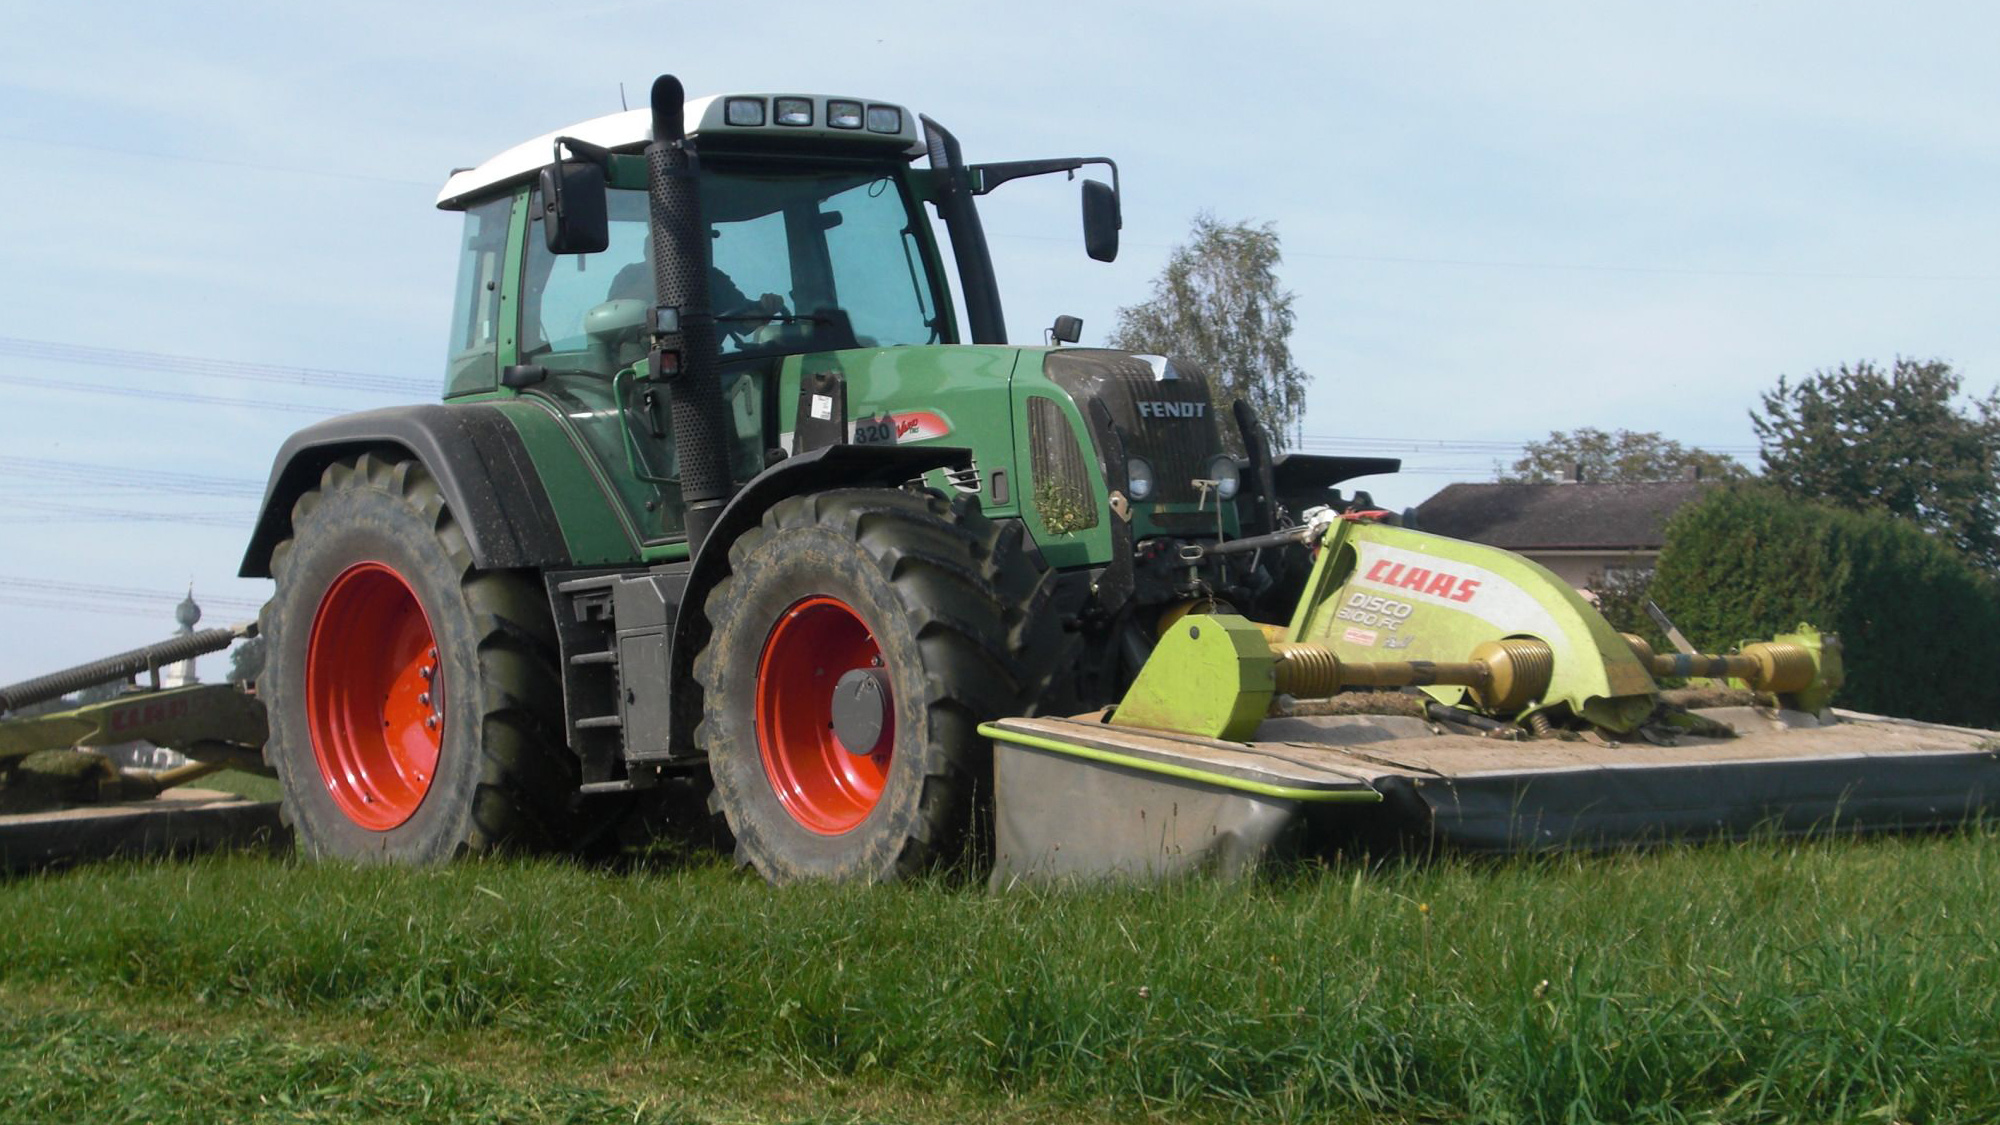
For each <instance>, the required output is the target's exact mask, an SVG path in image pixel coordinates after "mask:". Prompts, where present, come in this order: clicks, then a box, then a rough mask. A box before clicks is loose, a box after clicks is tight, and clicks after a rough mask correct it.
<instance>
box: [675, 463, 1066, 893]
mask: <svg viewBox="0 0 2000 1125" xmlns="http://www.w3.org/2000/svg"><path fill="white" fill-rule="evenodd" d="M729 559H730V568H731V572H730V575H729V576H728V577H727V578H725V579H723V580H722V581H721V582H720V583H718V584H717V585H716V587H715V588H714V590H713V591H712V592H711V593H710V595H709V597H708V601H707V613H708V617H709V622H710V625H711V628H712V631H711V634H710V638H709V642H708V645H707V647H706V648H705V649H703V651H702V653H701V655H700V657H699V658H698V659H697V661H696V664H695V677H696V679H697V680H699V681H700V684H701V688H702V692H703V718H702V724H701V727H700V728H699V730H698V731H697V733H696V741H697V742H698V743H699V744H700V745H701V747H702V748H703V749H704V750H705V751H706V752H707V755H708V762H709V769H710V771H711V773H712V774H713V777H714V782H715V799H714V806H715V810H716V811H718V812H720V813H721V814H722V816H723V817H724V819H725V820H726V821H727V823H728V827H729V831H730V833H731V834H732V835H733V836H734V838H735V842H736V848H737V854H738V857H739V858H740V859H741V860H743V861H744V862H747V863H750V864H752V865H754V866H755V867H756V868H757V870H758V871H759V872H760V873H762V874H763V875H764V876H765V877H766V878H768V879H771V880H773V881H777V882H786V881H792V880H798V879H831V880H858V881H877V880H892V879H897V878H901V877H904V876H908V875H911V874H914V873H917V872H919V871H922V870H924V869H926V868H928V867H931V866H933V865H935V864H938V863H940V862H949V861H951V860H954V859H956V858H959V857H960V856H961V855H962V854H963V849H964V846H965V844H966V843H967V841H968V839H969V833H970V830H971V828H972V821H973V810H974V809H975V807H976V796H977V791H979V790H981V789H983V788H984V786H985V784H986V781H985V779H986V777H987V775H988V773H989V761H990V758H989V753H990V751H989V750H988V748H987V745H986V743H985V740H984V739H982V738H981V737H980V735H979V733H978V729H977V728H978V725H979V723H980V722H981V721H983V720H985V719H988V718H991V717H994V716H997V715H1003V714H1009V713H1019V712H1020V711H1022V710H1024V709H1026V708H1027V707H1028V706H1029V705H1030V704H1031V703H1032V700H1031V699H1029V698H1028V695H1029V692H1030V687H1029V685H1031V684H1033V683H1035V682H1037V677H1036V676H1035V675H1034V674H1033V669H1032V668H1031V667H1030V663H1031V659H1032V658H1033V657H1034V656H1036V655H1041V656H1045V657H1046V656H1048V655H1050V653H1049V652H1048V651H1046V649H1045V647H1044V646H1038V644H1037V642H1038V641H1040V640H1043V639H1044V638H1046V637H1047V636H1048V635H1049V633H1050V632H1051V631H1055V632H1057V633H1059V627H1058V626H1056V624H1055V623H1054V622H1053V621H1050V620H1049V619H1048V617H1047V613H1046V603H1047V596H1048V595H1047V592H1048V589H1049V586H1048V582H1047V579H1046V577H1045V576H1044V575H1043V573H1042V572H1041V570H1040V568H1039V567H1037V566H1035V565H1034V564H1033V563H1032V562H1031V561H1030V560H1029V559H1028V558H1027V556H1026V555H1025V553H1024V552H1023V551H1022V549H1021V544H1020V534H1019V529H1018V526H1014V527H1010V528H1002V527H1000V526H999V525H996V524H993V523H991V522H989V521H987V520H985V519H984V518H983V517H981V516H980V515H979V514H978V509H977V507H976V506H974V505H964V504H961V505H959V506H956V507H955V506H953V505H952V504H950V503H948V502H946V501H944V500H942V499H939V498H937V497H934V496H929V495H923V494H918V493H913V492H908V491H902V490H864V489H846V490H839V491H832V492H826V493H819V494H815V495H810V496H803V497H797V498H793V499H789V500H784V501H781V502H779V503H778V504H776V505H774V506H773V507H772V509H771V510H770V511H769V512H767V513H766V514H765V516H764V520H763V524H762V526H761V527H758V528H755V529H753V530H751V531H750V532H748V533H746V534H744V535H743V536H742V537H741V538H739V539H738V540H737V541H736V542H735V543H733V544H732V545H731V548H730V552H729ZM1038 647H1044V651H1042V652H1040V653H1037V652H1035V651H1033V650H1035V649H1037V648H1038Z"/></svg>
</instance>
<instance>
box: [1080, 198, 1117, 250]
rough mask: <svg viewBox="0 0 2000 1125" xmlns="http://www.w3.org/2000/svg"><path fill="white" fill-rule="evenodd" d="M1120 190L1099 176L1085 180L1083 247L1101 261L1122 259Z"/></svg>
mask: <svg viewBox="0 0 2000 1125" xmlns="http://www.w3.org/2000/svg"><path fill="white" fill-rule="evenodd" d="M1123 225H1124V220H1123V219H1122V218H1120V217H1119V214H1118V192H1117V191H1116V190H1114V189H1113V188H1112V187H1111V185H1110V184H1107V183H1103V182H1102V181H1099V180H1085V181H1083V249H1084V252H1085V253H1087V254H1089V255H1090V256H1091V257H1092V258H1094V259H1096V260H1097V261H1100V262H1112V261H1116V260H1117V259H1118V228H1119V227H1121V226H1123Z"/></svg>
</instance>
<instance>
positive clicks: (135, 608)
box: [0, 590, 256, 621]
mask: <svg viewBox="0 0 2000 1125" xmlns="http://www.w3.org/2000/svg"><path fill="white" fill-rule="evenodd" d="M0 605H4V606H13V607H15V608H18V609H53V610H61V611H62V612H64V613H98V614H106V615H109V616H115V617H149V618H152V619H154V620H156V621H157V620H160V619H161V618H162V616H163V613H162V610H161V609H160V607H159V606H145V605H139V604H136V603H132V604H125V603H118V602H97V601H91V600H88V599H83V598H63V597H34V596H22V595H17V594H9V593H7V592H6V591H4V590H0ZM254 616H256V615H255V614H254V613H242V612H238V613H234V614H230V615H228V618H229V619H230V620H248V619H249V618H251V617H254Z"/></svg>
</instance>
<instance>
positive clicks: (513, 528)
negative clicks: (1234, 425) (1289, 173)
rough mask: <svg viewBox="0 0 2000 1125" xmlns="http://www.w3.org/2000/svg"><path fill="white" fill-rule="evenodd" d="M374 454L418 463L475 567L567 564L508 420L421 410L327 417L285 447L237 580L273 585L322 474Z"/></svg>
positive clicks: (557, 529)
mask: <svg viewBox="0 0 2000 1125" xmlns="http://www.w3.org/2000/svg"><path fill="white" fill-rule="evenodd" d="M371 451H372V452H388V453H391V454H393V455H395V456H399V457H400V456H407V457H413V458H415V459H416V460H418V461H420V462H422V463H423V466H424V468H425V469H427V470H429V471H430V474H431V476H432V477H433V478H434V479H436V481H437V483H438V488H439V489H441V490H442V491H443V492H444V497H445V503H446V504H447V505H449V506H450V508H451V510H452V514H453V515H454V516H455V517H456V518H457V520H458V524H459V527H460V528H462V529H463V530H464V532H465V537H466V539H467V541H468V543H469V544H470V546H471V548H472V558H473V561H474V562H475V563H476V564H478V565H479V566H480V567H481V568H483V569H490V570H499V569H513V568H528V569H546V568H551V567H562V566H567V565H569V564H570V557H569V547H568V544H567V543H565V542H564V540H563V535H562V526H561V525H560V524H559V523H557V521H556V513H555V509H554V507H552V506H551V505H550V503H549V498H548V493H547V491H546V490H545V489H544V488H543V487H542V482H541V478H540V476H539V475H538V474H537V473H536V472H535V466H534V462H533V461H531V460H530V459H529V457H528V451H527V449H526V448H525V447H524V446H523V445H522V442H521V436H520V433H519V431H517V430H516V429H515V428H514V426H513V424H512V423H510V422H509V421H508V420H507V418H506V416H505V415H503V414H502V413H501V412H500V411H499V410H498V409H497V408H495V407H493V406H490V405H486V404H483V403H464V404H458V405H449V404H444V403H423V404H419V405H414V406H391V407H385V408H384V409H381V410H369V411H364V412H362V413H359V414H347V415H343V416H341V417H339V418H330V419H328V420H326V421H324V422H320V423H318V424H316V425H312V426H308V427H306V428H305V429H303V430H300V431H299V432H297V433H295V434H293V435H292V436H291V437H289V438H287V439H286V440H285V444H284V445H283V446H281V447H279V449H278V456H277V459H276V461H275V462H274V463H273V464H272V466H271V479H270V482H269V483H268V484H266V485H265V487H264V502H263V505H262V507H261V508H260V509H259V510H258V515H257V527H256V530H254V531H253V532H251V535H250V546H249V547H248V549H246V550H245V551H244V553H243V565H242V567H241V568H240V569H239V570H238V571H237V573H238V574H239V575H241V576H242V577H244V578H269V577H270V576H271V552H272V550H273V549H274V548H276V547H277V545H278V544H279V543H280V542H282V541H283V540H284V539H285V538H287V537H288V536H290V535H291V533H292V504H293V503H294V502H295V501H297V500H298V498H299V496H300V495H301V494H303V493H305V492H306V491H307V490H309V489H312V488H314V487H317V486H318V484H319V478H320V473H321V472H323V471H324V470H325V469H326V467H327V466H328V465H330V464H332V463H333V462H335V461H337V460H339V459H341V458H343V457H351V456H354V455H355V454H358V453H364V452H371Z"/></svg>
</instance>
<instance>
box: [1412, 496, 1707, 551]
mask: <svg viewBox="0 0 2000 1125" xmlns="http://www.w3.org/2000/svg"><path fill="white" fill-rule="evenodd" d="M1714 483H1715V482H1713V481H1659V482H1655V483H1649V484H1573V483H1564V484H1504V483H1487V484H1452V485H1446V486H1445V487H1444V489H1443V490H1441V491H1440V492H1438V494H1437V495H1435V496H1432V497H1431V498H1430V499H1428V500H1426V501H1424V502H1423V503H1422V504H1419V505H1417V511H1416V517H1417V520H1416V526H1417V528H1418V529H1419V530H1422V531H1429V532H1435V533H1436V534H1439V535H1448V536H1451V537H1452V538H1454V539H1470V540H1472V541H1473V542H1475V543H1486V544H1490V545H1492V546H1495V547H1505V548H1506V549H1508V550H1510V551H1526V550H1536V549H1540V550H1624V551H1632V550H1640V551H1656V550H1658V549H1659V548H1660V547H1661V546H1662V545H1663V544H1664V543H1665V542H1666V536H1665V529H1666V525H1667V519H1668V517H1670V516H1672V515H1673V514H1674V512H1675V511H1677V510H1678V509H1679V508H1680V506H1681V505H1683V504H1686V503H1687V502H1688V501H1690V500H1693V499H1695V498H1696V497H1698V496H1700V495H1701V493H1702V490H1703V489H1705V488H1708V487H1710V486H1711V485H1712V484H1714Z"/></svg>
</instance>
